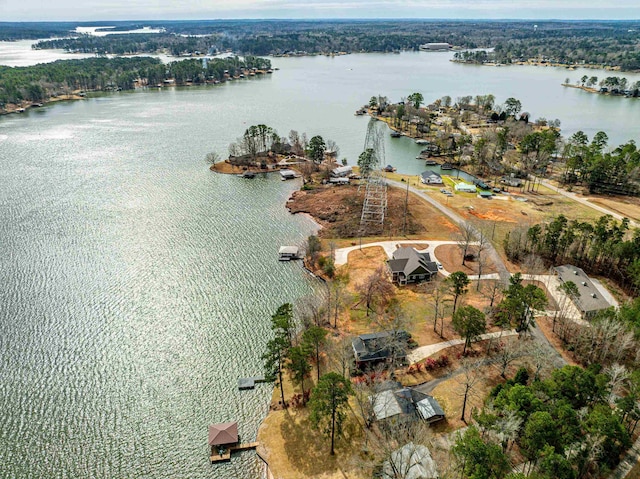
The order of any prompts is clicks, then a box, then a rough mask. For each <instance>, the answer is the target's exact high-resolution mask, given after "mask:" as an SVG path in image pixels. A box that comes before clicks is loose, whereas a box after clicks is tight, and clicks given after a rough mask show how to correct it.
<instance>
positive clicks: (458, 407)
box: [431, 366, 502, 432]
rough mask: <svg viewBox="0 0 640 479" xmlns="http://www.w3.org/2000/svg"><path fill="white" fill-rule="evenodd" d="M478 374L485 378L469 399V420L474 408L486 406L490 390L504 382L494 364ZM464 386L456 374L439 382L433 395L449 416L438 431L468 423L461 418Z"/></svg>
mask: <svg viewBox="0 0 640 479" xmlns="http://www.w3.org/2000/svg"><path fill="white" fill-rule="evenodd" d="M478 374H482V376H483V380H482V381H480V382H479V383H478V386H477V387H476V388H475V390H474V391H472V394H471V396H470V397H469V398H468V400H467V409H466V414H465V416H466V418H467V420H469V417H470V416H471V411H472V410H473V409H474V408H477V409H480V408H482V407H483V406H484V400H485V398H486V397H487V395H488V394H489V391H490V390H491V389H492V388H493V387H495V386H496V385H497V384H498V383H500V382H502V378H501V377H500V374H499V372H498V371H497V369H496V368H494V367H492V366H485V367H483V368H482V371H481V372H479V373H478ZM462 388H463V385H462V383H461V379H460V376H456V377H453V378H451V379H448V380H446V381H443V382H442V383H440V384H438V386H436V387H435V388H434V390H433V391H432V393H431V395H432V396H433V397H435V398H436V400H437V401H438V402H439V403H440V405H441V406H442V409H444V412H445V414H446V416H447V420H446V422H443V423H441V424H439V425H438V426H437V427H436V428H435V431H436V432H451V431H454V430H456V429H459V428H461V427H465V426H466V424H465V423H464V422H462V421H461V420H460V415H461V413H462V400H463V397H462V396H461V390H462Z"/></svg>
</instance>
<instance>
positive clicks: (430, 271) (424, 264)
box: [387, 247, 438, 285]
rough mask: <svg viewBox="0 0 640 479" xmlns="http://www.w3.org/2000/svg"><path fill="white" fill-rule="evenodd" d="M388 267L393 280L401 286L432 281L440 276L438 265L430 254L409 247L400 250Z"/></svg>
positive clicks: (394, 254)
mask: <svg viewBox="0 0 640 479" xmlns="http://www.w3.org/2000/svg"><path fill="white" fill-rule="evenodd" d="M387 266H388V267H389V271H390V272H391V279H392V280H393V281H394V282H395V283H398V284H400V285H405V284H408V283H419V282H421V281H430V280H431V279H432V278H433V277H434V276H435V275H437V274H438V265H437V264H436V263H435V261H431V256H430V255H429V253H426V252H425V253H418V251H416V249H414V248H409V247H404V248H398V249H397V250H396V251H395V252H394V253H393V257H392V258H391V259H390V260H389V261H387Z"/></svg>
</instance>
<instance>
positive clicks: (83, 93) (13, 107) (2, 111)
mask: <svg viewBox="0 0 640 479" xmlns="http://www.w3.org/2000/svg"><path fill="white" fill-rule="evenodd" d="M243 71H244V73H243V74H242V76H240V75H236V76H233V77H232V76H228V77H226V78H223V79H222V80H207V81H205V82H203V83H193V82H184V83H176V82H175V79H168V80H164V81H163V83H159V84H157V85H147V84H141V83H140V82H138V81H137V80H136V81H135V84H134V87H133V88H132V89H127V90H123V89H107V90H101V89H95V90H91V89H89V90H73V92H71V93H67V94H64V95H54V96H50V97H48V98H45V99H42V100H41V101H39V102H38V101H26V100H25V101H22V102H21V103H20V104H17V103H7V104H6V105H5V106H4V108H0V116H2V115H11V114H14V113H17V114H19V113H25V112H26V111H27V110H29V109H31V108H40V107H43V106H46V105H50V104H53V103H56V102H60V101H75V100H86V99H87V94H89V93H118V92H122V91H129V92H135V91H137V90H142V89H148V88H157V89H163V88H181V87H196V86H209V85H224V84H225V83H228V82H231V81H236V80H247V79H250V78H252V77H256V76H265V75H270V74H271V73H273V70H272V71H271V73H270V72H269V71H268V70H256V71H255V72H250V71H249V70H243ZM251 73H253V75H252V74H251Z"/></svg>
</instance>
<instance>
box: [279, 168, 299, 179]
mask: <svg viewBox="0 0 640 479" xmlns="http://www.w3.org/2000/svg"><path fill="white" fill-rule="evenodd" d="M280 175H281V176H293V177H295V176H296V172H295V171H293V170H280Z"/></svg>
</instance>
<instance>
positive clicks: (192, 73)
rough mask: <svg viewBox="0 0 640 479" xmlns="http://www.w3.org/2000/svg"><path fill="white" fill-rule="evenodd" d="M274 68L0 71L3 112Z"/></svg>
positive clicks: (109, 61)
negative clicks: (80, 94) (55, 99)
mask: <svg viewBox="0 0 640 479" xmlns="http://www.w3.org/2000/svg"><path fill="white" fill-rule="evenodd" d="M270 67H271V62H270V61H269V60H267V59H264V58H258V57H252V56H247V57H245V58H244V59H243V60H241V59H239V58H238V57H230V58H216V59H213V60H209V61H207V62H206V67H205V65H204V64H203V61H202V60H199V59H188V60H182V61H177V62H172V63H169V64H168V65H165V64H163V63H162V62H161V61H160V60H158V59H156V58H149V57H134V58H87V59H84V60H58V61H56V62H53V63H45V64H39V65H34V66H29V67H6V66H0V107H4V105H5V104H7V103H19V102H21V101H23V100H24V101H31V102H41V101H44V100H47V99H48V98H50V97H52V96H54V95H60V94H69V93H71V92H73V91H75V90H85V91H88V90H113V89H122V90H128V89H132V88H134V87H135V85H136V82H138V84H140V85H156V84H158V83H162V82H163V81H164V80H167V79H172V80H174V81H175V83H176V84H183V83H186V82H191V83H204V82H206V81H224V80H225V78H228V77H233V76H236V75H238V74H241V73H243V72H245V71H247V70H249V69H253V68H256V69H259V70H265V69H268V68H270Z"/></svg>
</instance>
